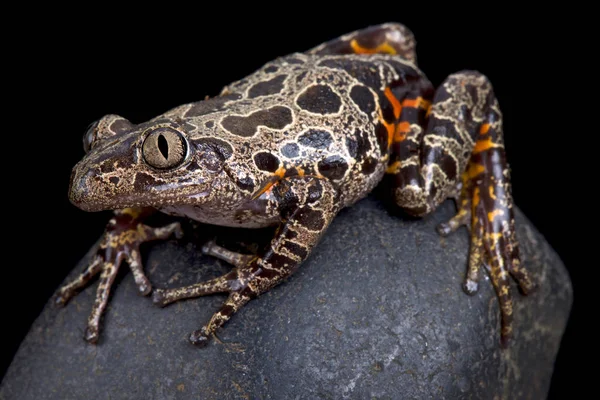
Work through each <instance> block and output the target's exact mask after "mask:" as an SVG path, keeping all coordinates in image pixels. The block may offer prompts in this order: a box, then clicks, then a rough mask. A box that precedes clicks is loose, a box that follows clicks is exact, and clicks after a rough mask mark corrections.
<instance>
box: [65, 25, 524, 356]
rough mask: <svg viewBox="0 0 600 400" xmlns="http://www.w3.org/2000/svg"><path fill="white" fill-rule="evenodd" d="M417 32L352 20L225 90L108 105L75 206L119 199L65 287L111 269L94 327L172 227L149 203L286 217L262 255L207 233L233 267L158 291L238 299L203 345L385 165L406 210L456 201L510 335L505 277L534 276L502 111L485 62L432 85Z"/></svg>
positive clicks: (274, 219)
mask: <svg viewBox="0 0 600 400" xmlns="http://www.w3.org/2000/svg"><path fill="white" fill-rule="evenodd" d="M415 63H416V55H415V41H414V38H413V35H412V33H411V32H410V31H409V30H408V29H407V28H406V27H404V26H402V25H399V24H384V25H379V26H374V27H370V28H367V29H364V30H361V31H357V32H353V33H350V34H348V35H345V36H342V37H340V38H338V39H335V40H332V41H330V42H327V43H324V44H322V45H320V46H318V47H316V48H314V49H312V50H310V51H308V52H306V53H302V54H301V53H297V54H292V55H289V56H286V57H282V58H279V59H277V60H275V61H273V62H270V63H268V64H266V65H265V66H263V67H262V68H261V69H259V70H258V71H256V72H255V73H254V74H252V75H250V76H248V77H246V78H245V79H242V80H240V81H238V82H235V83H232V84H231V85H229V86H227V87H225V88H224V89H223V92H222V93H221V95H220V96H218V97H215V98H212V99H207V100H204V101H200V102H197V103H191V104H186V105H183V106H180V107H177V108H175V109H173V110H171V111H168V112H167V113H165V114H163V115H161V116H159V117H157V118H155V119H153V120H151V121H148V122H146V123H143V124H139V125H133V124H131V123H130V122H129V121H127V120H125V119H124V118H122V117H119V116H116V115H108V116H106V117H104V118H103V119H101V120H100V121H99V122H97V123H95V124H94V125H92V126H91V127H90V129H89V130H88V132H87V133H86V135H85V137H84V146H85V148H86V151H87V155H86V156H85V157H84V159H83V160H82V161H81V162H80V163H79V164H77V165H76V166H75V168H74V169H73V175H72V178H71V188H70V198H71V201H72V202H73V203H74V204H75V205H77V206H78V207H80V208H82V209H84V210H88V211H97V210H104V209H114V210H116V211H115V217H114V218H113V219H112V220H111V222H110V223H109V225H108V227H107V230H106V232H105V234H104V237H103V238H102V240H101V242H100V244H99V247H98V250H97V255H96V257H95V258H94V259H93V260H92V262H91V264H90V266H89V267H88V268H87V270H86V271H85V272H84V273H83V274H82V275H81V276H80V277H78V278H77V279H76V280H75V281H73V282H71V283H69V284H67V285H65V286H64V287H63V288H62V289H60V291H59V293H58V297H57V299H58V301H59V302H60V303H65V302H66V301H67V300H68V299H69V298H70V297H72V296H73V295H74V293H75V290H77V289H79V288H81V287H83V286H84V285H85V284H86V283H87V282H88V281H89V280H90V278H91V277H92V276H93V275H95V274H97V273H100V272H101V273H102V280H101V283H100V285H99V287H98V295H97V301H96V303H95V305H94V308H93V310H92V314H91V316H90V319H89V321H88V330H87V332H88V333H87V334H86V338H87V339H88V340H89V341H91V342H95V341H96V340H97V338H98V327H99V320H100V316H101V314H102V312H103V310H104V308H105V306H106V302H107V298H108V292H109V290H110V286H111V284H112V282H113V280H114V276H115V274H116V272H117V268H118V267H119V265H120V264H121V262H122V261H127V262H128V263H129V265H130V267H131V269H132V271H133V272H134V278H135V280H136V283H137V284H138V287H139V288H140V293H142V294H147V293H149V292H150V290H151V286H150V283H149V282H148V279H147V278H146V277H145V276H144V274H143V271H142V267H141V263H140V257H139V251H138V246H139V244H140V243H142V242H143V241H147V240H153V239H164V238H166V237H168V236H169V235H170V234H171V233H179V226H178V225H177V224H171V225H169V226H167V227H165V228H159V229H156V228H149V227H147V226H145V225H142V220H143V218H144V217H145V216H146V214H148V213H149V212H150V211H148V210H159V211H162V212H165V213H168V214H172V215H179V216H187V217H189V218H192V219H195V220H198V221H201V222H205V223H209V224H216V225H225V226H240V227H250V228H252V227H262V226H268V225H278V227H279V228H278V229H277V231H276V234H275V236H274V238H273V240H272V241H271V243H270V245H269V246H268V248H266V249H264V250H263V251H262V252H260V253H259V254H258V255H256V256H252V255H244V254H238V253H234V252H231V251H229V250H226V249H224V248H221V247H219V246H217V245H215V244H214V243H213V242H211V243H208V244H206V245H205V246H204V247H203V252H204V253H206V254H210V255H213V256H215V257H218V258H221V259H223V260H225V261H228V262H229V263H231V264H232V265H233V266H234V268H233V269H232V270H231V272H229V273H227V274H225V275H223V276H220V277H217V278H214V279H212V280H209V281H206V282H201V283H198V284H195V285H191V286H187V287H182V288H178V289H154V292H153V301H154V302H155V303H156V304H158V305H161V306H164V305H166V304H169V303H171V302H174V301H177V300H180V299H185V298H192V297H197V296H203V295H207V294H212V293H228V294H229V297H228V298H227V300H226V301H225V303H224V304H223V306H222V307H221V309H220V310H219V311H218V312H216V313H215V314H214V315H213V317H212V318H211V320H210V321H209V322H208V323H207V324H206V325H205V326H203V327H202V328H201V329H199V330H198V331H195V332H193V333H192V334H191V336H190V340H191V342H192V343H194V344H197V345H205V344H206V343H207V342H208V340H209V338H210V337H211V336H212V335H213V334H214V333H215V332H216V330H217V329H218V328H219V327H221V326H222V325H223V324H224V323H225V322H227V321H228V320H229V318H231V316H232V315H233V314H234V313H235V312H236V311H238V310H239V309H240V308H241V307H242V306H243V305H244V304H246V303H247V302H248V301H249V300H251V299H253V298H255V297H257V296H259V295H260V294H262V293H264V292H266V291H268V290H269V289H271V288H272V287H274V286H275V285H277V284H279V283H280V282H282V281H283V280H284V279H285V278H287V277H288V276H290V275H291V274H292V273H293V272H294V271H295V270H296V268H297V267H298V266H299V265H300V264H301V263H302V261H304V260H305V259H306V257H308V255H309V254H310V252H311V250H312V249H313V248H314V246H315V245H316V244H317V243H318V241H319V239H320V237H321V235H322V234H323V233H324V232H325V230H326V229H327V227H328V226H329V224H330V223H331V221H332V220H333V218H334V217H335V215H336V214H337V212H338V211H339V210H340V209H342V208H344V207H346V206H349V205H351V204H353V203H355V202H356V201H358V200H359V199H361V198H362V197H364V196H366V195H367V194H368V193H369V192H370V191H371V190H372V189H373V188H374V187H375V186H376V185H377V184H378V183H379V182H380V181H381V180H382V179H383V178H384V176H386V175H387V177H388V180H389V181H390V182H391V183H392V187H393V196H394V199H395V202H396V203H397V204H398V206H400V207H402V208H404V209H406V210H407V211H408V212H410V213H412V214H414V215H418V216H421V215H426V214H429V213H431V212H432V211H434V210H435V209H436V207H437V206H439V204H440V203H441V202H442V201H444V200H445V199H446V198H448V197H454V198H456V199H457V204H458V209H459V210H458V213H457V215H456V216H455V217H454V218H452V219H451V220H450V221H448V222H447V223H445V224H442V225H441V226H440V228H439V231H440V233H441V234H443V235H447V234H449V233H451V232H452V231H454V230H456V229H457V228H458V227H460V226H462V225H467V226H468V227H470V228H471V249H470V258H469V267H468V272H467V278H466V280H465V284H464V287H465V290H466V291H467V293H471V294H472V293H474V292H475V291H476V290H477V286H478V281H479V270H480V267H481V266H485V267H486V268H487V269H488V271H489V273H490V276H491V280H492V283H493V285H494V288H495V289H496V292H497V294H498V299H499V302H500V311H501V315H502V319H501V321H502V324H501V338H502V343H503V344H504V345H505V344H506V343H507V341H508V339H509V337H510V336H511V331H512V299H511V296H510V290H509V278H508V276H509V275H511V276H512V277H513V278H514V279H515V280H516V281H517V282H518V283H519V286H520V288H521V290H522V292H523V293H527V292H529V291H530V290H531V289H532V287H533V285H532V282H531V280H530V278H529V277H528V275H527V273H526V271H525V270H524V269H523V267H522V266H521V265H520V261H519V249H518V243H517V240H516V238H515V228H514V218H513V211H512V207H513V201H512V198H511V195H510V180H509V169H508V165H507V163H506V157H505V154H504V146H503V143H502V117H501V113H500V109H499V107H498V103H497V101H496V98H495V96H494V93H493V90H492V86H491V84H490V83H489V81H488V80H487V78H486V77H485V76H483V75H481V74H480V73H478V72H473V71H463V72H459V73H456V74H453V75H450V76H449V77H448V78H447V79H446V80H445V81H444V82H443V84H442V85H441V86H440V87H439V88H437V90H435V89H434V88H433V87H432V85H431V83H430V82H429V81H428V80H427V78H426V77H425V75H424V74H423V73H422V72H421V71H420V70H419V69H418V68H417V67H416V64H415Z"/></svg>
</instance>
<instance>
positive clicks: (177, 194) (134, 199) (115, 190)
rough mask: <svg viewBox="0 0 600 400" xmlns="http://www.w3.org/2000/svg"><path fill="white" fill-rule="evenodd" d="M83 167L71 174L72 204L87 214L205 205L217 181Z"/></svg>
mask: <svg viewBox="0 0 600 400" xmlns="http://www.w3.org/2000/svg"><path fill="white" fill-rule="evenodd" d="M83 163H84V161H82V162H81V163H79V164H77V165H76V166H75V168H73V172H72V173H71V182H70V186H69V200H70V201H71V203H73V204H74V205H75V206H77V207H78V208H80V209H82V210H84V211H104V210H117V209H123V208H131V207H154V208H162V207H168V206H175V205H185V204H201V203H204V202H206V201H207V199H208V198H209V197H210V194H211V193H212V190H213V186H214V181H215V180H214V179H211V180H204V179H202V177H195V178H194V179H190V178H189V177H187V178H180V179H177V177H176V176H174V175H173V174H170V175H165V176H161V175H160V174H151V173H149V171H147V170H146V171H143V170H139V169H138V170H136V169H135V168H131V169H125V170H126V171H127V172H125V170H120V171H116V172H115V173H114V174H110V173H105V172H101V171H100V169H98V168H86V165H85V164H83Z"/></svg>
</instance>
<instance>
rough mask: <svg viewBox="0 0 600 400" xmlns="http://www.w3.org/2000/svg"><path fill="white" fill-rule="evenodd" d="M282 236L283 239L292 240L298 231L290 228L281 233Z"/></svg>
mask: <svg viewBox="0 0 600 400" xmlns="http://www.w3.org/2000/svg"><path fill="white" fill-rule="evenodd" d="M283 237H284V238H285V239H288V240H294V239H296V238H297V237H298V232H296V231H294V230H291V229H287V230H286V231H285V232H284V233H283Z"/></svg>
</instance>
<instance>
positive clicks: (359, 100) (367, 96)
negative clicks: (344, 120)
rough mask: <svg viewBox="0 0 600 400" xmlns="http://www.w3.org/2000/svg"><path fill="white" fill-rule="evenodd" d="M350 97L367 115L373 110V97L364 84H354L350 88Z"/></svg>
mask: <svg viewBox="0 0 600 400" xmlns="http://www.w3.org/2000/svg"><path fill="white" fill-rule="evenodd" d="M350 98H351V99H352V101H354V103H355V104H356V105H357V106H358V108H359V109H360V110H361V111H362V112H364V113H365V114H367V115H371V113H373V111H375V98H374V97H373V93H372V92H371V91H370V90H369V88H367V87H366V86H362V85H355V86H353V87H352V89H351V90H350Z"/></svg>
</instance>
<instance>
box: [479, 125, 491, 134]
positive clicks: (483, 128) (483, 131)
mask: <svg viewBox="0 0 600 400" xmlns="http://www.w3.org/2000/svg"><path fill="white" fill-rule="evenodd" d="M489 130H490V124H488V123H485V124H481V127H479V134H480V135H485V134H486V133H488V131H489Z"/></svg>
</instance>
